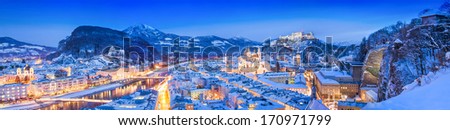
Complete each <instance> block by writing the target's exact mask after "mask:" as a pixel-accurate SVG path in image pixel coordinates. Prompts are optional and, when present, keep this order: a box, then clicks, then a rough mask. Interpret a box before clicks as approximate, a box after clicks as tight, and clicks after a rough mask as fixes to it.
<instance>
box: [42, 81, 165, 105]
mask: <svg viewBox="0 0 450 130" xmlns="http://www.w3.org/2000/svg"><path fill="white" fill-rule="evenodd" d="M157 83H159V82H157V81H155V80H151V79H147V80H140V81H136V82H134V83H131V84H128V85H125V86H122V87H118V88H115V89H112V90H106V91H102V92H98V93H94V94H90V95H87V96H83V97H81V98H84V99H99V100H116V99H119V98H121V97H123V96H126V95H130V94H132V93H134V92H136V91H138V90H147V89H152V88H153V87H154V86H155V84H157ZM102 104H104V103H93V102H58V103H55V104H51V105H49V106H45V107H42V108H39V109H37V110H84V109H93V108H95V107H97V106H100V105H102Z"/></svg>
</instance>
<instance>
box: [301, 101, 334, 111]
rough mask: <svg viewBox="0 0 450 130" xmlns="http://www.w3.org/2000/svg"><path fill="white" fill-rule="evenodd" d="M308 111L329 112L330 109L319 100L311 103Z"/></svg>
mask: <svg viewBox="0 0 450 130" xmlns="http://www.w3.org/2000/svg"><path fill="white" fill-rule="evenodd" d="M306 109H307V110H329V109H328V107H326V106H325V105H323V104H322V103H321V102H320V101H318V100H313V101H312V102H309V104H308V107H307V108H306Z"/></svg>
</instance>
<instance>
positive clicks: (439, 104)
mask: <svg viewBox="0 0 450 130" xmlns="http://www.w3.org/2000/svg"><path fill="white" fill-rule="evenodd" d="M449 79H450V70H449V69H448V68H447V69H441V70H440V71H438V72H437V73H436V74H434V73H432V72H430V73H429V74H428V75H427V76H424V77H423V78H422V82H421V84H422V85H421V86H419V85H418V83H417V81H415V82H413V83H411V84H408V85H406V86H405V87H404V89H406V90H405V91H403V92H402V93H401V94H400V95H398V96H396V97H393V98H390V99H388V100H385V101H383V102H379V103H369V104H367V105H366V106H365V107H364V108H363V109H366V110H448V109H450V98H448V97H447V95H448V94H449V93H450V86H449V85H448V84H449V81H448V80H449Z"/></svg>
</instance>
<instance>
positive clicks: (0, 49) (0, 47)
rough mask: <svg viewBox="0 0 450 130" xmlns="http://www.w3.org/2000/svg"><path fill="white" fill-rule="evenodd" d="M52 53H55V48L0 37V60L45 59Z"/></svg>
mask: <svg viewBox="0 0 450 130" xmlns="http://www.w3.org/2000/svg"><path fill="white" fill-rule="evenodd" d="M53 51H56V48H54V47H47V46H42V45H36V44H31V43H26V42H21V41H17V40H15V39H13V38H10V37H0V58H11V57H22V58H26V57H45V56H46V55H47V54H48V53H51V52H53Z"/></svg>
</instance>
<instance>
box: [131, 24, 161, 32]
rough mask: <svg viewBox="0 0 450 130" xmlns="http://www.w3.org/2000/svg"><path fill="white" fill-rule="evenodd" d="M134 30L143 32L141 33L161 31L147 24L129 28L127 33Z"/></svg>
mask: <svg viewBox="0 0 450 130" xmlns="http://www.w3.org/2000/svg"><path fill="white" fill-rule="evenodd" d="M132 30H141V31H159V30H158V29H156V28H154V27H152V26H149V25H147V24H138V25H133V26H130V27H128V28H127V29H125V32H127V31H132Z"/></svg>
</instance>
